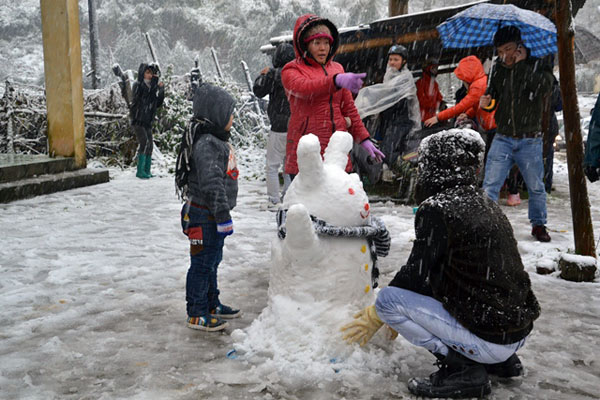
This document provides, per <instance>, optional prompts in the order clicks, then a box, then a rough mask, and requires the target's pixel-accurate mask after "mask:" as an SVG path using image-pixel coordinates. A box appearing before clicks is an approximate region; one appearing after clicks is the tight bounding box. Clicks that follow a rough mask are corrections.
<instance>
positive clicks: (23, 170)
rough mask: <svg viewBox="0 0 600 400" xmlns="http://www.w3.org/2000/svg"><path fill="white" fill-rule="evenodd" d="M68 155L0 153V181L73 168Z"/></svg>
mask: <svg viewBox="0 0 600 400" xmlns="http://www.w3.org/2000/svg"><path fill="white" fill-rule="evenodd" d="M75 169H76V167H75V161H74V160H73V158H70V157H56V158H50V157H48V156H46V155H32V154H0V183H4V182H15V181H19V180H22V179H28V178H33V177H36V176H39V175H45V174H56V173H59V172H64V171H73V170H75Z"/></svg>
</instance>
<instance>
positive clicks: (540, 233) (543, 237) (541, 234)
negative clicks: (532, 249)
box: [531, 225, 551, 242]
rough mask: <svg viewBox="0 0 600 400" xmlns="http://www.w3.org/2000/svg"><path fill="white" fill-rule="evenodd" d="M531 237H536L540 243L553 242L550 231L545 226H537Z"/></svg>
mask: <svg viewBox="0 0 600 400" xmlns="http://www.w3.org/2000/svg"><path fill="white" fill-rule="evenodd" d="M531 235H532V236H534V237H535V238H536V239H537V241H538V242H549V241H550V240H551V238H550V235H549V234H548V231H547V230H546V227H545V226H544V225H536V226H534V227H533V228H532V229H531Z"/></svg>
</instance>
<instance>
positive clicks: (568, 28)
mask: <svg viewBox="0 0 600 400" xmlns="http://www.w3.org/2000/svg"><path fill="white" fill-rule="evenodd" d="M555 21H556V30H557V33H558V66H559V68H560V90H561V94H562V99H563V116H564V117H563V118H564V121H565V136H566V137H565V140H566V142H567V167H568V170H569V192H570V196H571V214H572V216H573V234H574V238H575V253H576V254H580V255H584V256H592V257H596V249H595V243H594V230H593V228H592V217H591V214H590V201H589V198H588V192H587V185H586V181H585V176H584V175H583V143H582V139H581V125H580V122H579V121H580V115H579V105H578V103H577V89H576V87H575V54H574V52H573V47H574V37H575V34H574V32H573V16H572V12H571V1H570V0H556V18H555Z"/></svg>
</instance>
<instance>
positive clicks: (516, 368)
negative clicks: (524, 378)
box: [484, 353, 523, 378]
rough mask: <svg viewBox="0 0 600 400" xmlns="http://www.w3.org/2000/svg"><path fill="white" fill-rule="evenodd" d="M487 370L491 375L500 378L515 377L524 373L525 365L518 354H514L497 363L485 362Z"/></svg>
mask: <svg viewBox="0 0 600 400" xmlns="http://www.w3.org/2000/svg"><path fill="white" fill-rule="evenodd" d="M484 367H485V370H486V371H487V373H488V374H490V375H495V376H497V377H498V378H513V377H515V376H520V375H523V365H522V364H521V360H519V357H518V356H517V354H516V353H515V354H513V355H512V356H510V357H509V358H508V360H506V361H504V362H501V363H497V364H484Z"/></svg>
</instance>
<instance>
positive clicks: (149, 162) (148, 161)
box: [144, 154, 154, 178]
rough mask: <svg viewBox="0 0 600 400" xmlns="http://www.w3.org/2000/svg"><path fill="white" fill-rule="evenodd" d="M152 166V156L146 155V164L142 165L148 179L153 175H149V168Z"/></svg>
mask: <svg viewBox="0 0 600 400" xmlns="http://www.w3.org/2000/svg"><path fill="white" fill-rule="evenodd" d="M151 166H152V156H151V155H149V154H147V155H146V162H145V163H144V172H145V173H146V175H148V178H152V177H153V176H154V175H152V174H151V173H150V167H151Z"/></svg>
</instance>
